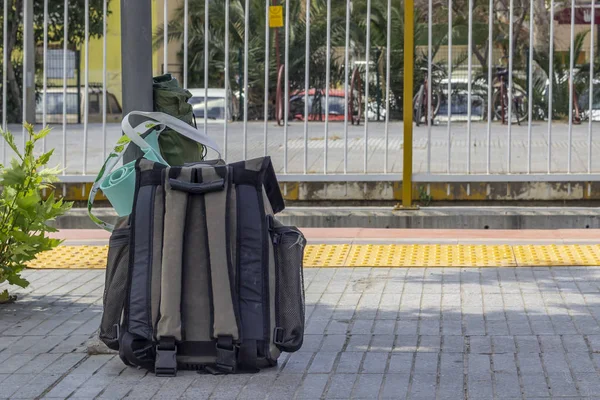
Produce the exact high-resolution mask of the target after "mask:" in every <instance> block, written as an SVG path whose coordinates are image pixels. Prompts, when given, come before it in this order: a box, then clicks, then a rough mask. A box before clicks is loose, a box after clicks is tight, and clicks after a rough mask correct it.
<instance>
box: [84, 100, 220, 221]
mask: <svg viewBox="0 0 600 400" xmlns="http://www.w3.org/2000/svg"><path fill="white" fill-rule="evenodd" d="M133 115H137V116H141V117H145V118H146V121H145V122H143V123H141V124H139V125H138V126H136V127H132V126H131V123H130V122H129V118H130V117H131V116H133ZM167 127H168V128H170V129H172V130H173V131H175V132H177V133H178V134H180V135H182V136H184V137H186V138H187V139H189V140H192V141H194V142H195V143H199V144H201V145H204V146H206V147H209V148H211V149H213V150H214V151H216V152H217V154H218V156H219V157H220V156H221V151H220V149H219V146H218V145H217V144H216V142H215V141H213V140H212V139H211V138H210V137H208V136H207V135H206V134H204V133H202V132H200V131H198V130H197V129H196V128H194V127H193V126H190V125H188V124H186V123H185V122H183V121H181V120H179V119H177V118H174V117H172V116H170V115H168V114H164V113H161V112H142V111H132V112H130V113H129V114H127V115H126V116H125V118H123V121H122V122H121V129H122V130H123V133H124V134H125V135H124V136H122V137H121V138H120V139H119V140H118V141H117V143H116V145H115V147H114V149H113V151H112V152H111V153H110V154H109V155H108V158H107V159H106V161H105V162H104V165H102V168H101V169H100V172H99V173H98V176H97V177H96V180H95V181H94V184H93V185H92V189H91V190H90V195H89V198H88V207H87V208H88V215H89V217H90V219H91V220H92V221H93V222H94V223H95V224H96V225H98V226H99V227H101V228H103V229H106V230H107V231H109V232H112V230H113V229H114V226H113V225H111V224H109V223H107V222H105V221H102V220H101V219H99V218H98V217H96V216H95V215H94V214H93V212H92V207H93V204H94V199H95V198H96V193H98V190H99V189H101V190H102V192H103V193H104V194H105V195H106V197H107V198H108V201H109V202H110V204H111V205H112V206H113V207H114V209H115V211H116V212H117V215H119V217H124V216H127V215H129V214H131V210H132V208H133V194H134V191H135V163H136V161H132V162H130V163H127V164H125V165H123V166H121V167H118V168H117V169H114V168H115V167H116V165H117V164H118V162H119V161H120V160H121V158H122V157H123V153H124V152H125V149H126V148H127V146H128V145H129V143H131V142H133V143H134V144H136V145H137V146H138V147H139V148H140V149H141V150H142V152H143V153H144V155H143V156H142V157H143V158H147V159H148V160H152V161H155V162H160V163H162V164H165V165H166V166H169V164H168V163H167V162H166V161H165V160H164V158H163V156H162V155H161V153H160V149H159V144H158V141H159V138H160V134H161V133H162V132H163V131H164V130H165V129H166V128H167ZM147 132H149V133H148V134H147V135H146V137H145V138H144V137H143V135H144V134H145V133H147Z"/></svg>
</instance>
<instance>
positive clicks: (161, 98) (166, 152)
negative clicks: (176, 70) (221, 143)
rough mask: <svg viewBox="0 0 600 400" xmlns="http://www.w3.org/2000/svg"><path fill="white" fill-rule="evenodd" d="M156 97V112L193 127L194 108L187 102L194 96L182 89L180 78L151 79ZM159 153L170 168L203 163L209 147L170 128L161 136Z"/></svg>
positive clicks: (159, 77) (168, 76)
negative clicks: (171, 166)
mask: <svg viewBox="0 0 600 400" xmlns="http://www.w3.org/2000/svg"><path fill="white" fill-rule="evenodd" d="M152 81H153V84H152V91H153V95H154V111H158V112H163V113H165V114H169V115H171V116H173V117H175V118H178V119H180V120H182V121H183V122H185V123H186V124H189V125H191V126H194V113H193V111H192V105H191V104H189V103H188V102H187V101H188V100H189V99H190V98H191V97H192V94H191V93H190V92H189V91H188V90H186V89H183V88H182V87H181V86H179V83H178V82H177V79H175V78H173V76H172V75H171V74H166V75H161V76H157V77H155V78H153V79H152ZM159 144H160V152H161V154H162V156H163V157H164V159H165V160H166V161H167V162H168V163H169V165H184V164H185V163H193V162H197V161H202V160H203V159H204V156H205V155H206V148H205V147H204V146H203V145H201V144H199V143H196V142H194V141H193V140H190V139H188V138H186V137H185V136H183V135H180V134H179V133H177V132H175V131H174V130H172V129H170V128H167V129H165V131H164V132H162V134H161V135H160V137H159Z"/></svg>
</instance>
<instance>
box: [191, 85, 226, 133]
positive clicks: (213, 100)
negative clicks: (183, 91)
mask: <svg viewBox="0 0 600 400" xmlns="http://www.w3.org/2000/svg"><path fill="white" fill-rule="evenodd" d="M188 90H189V91H190V92H191V93H192V98H191V99H189V101H188V102H189V103H190V104H191V105H192V108H193V110H194V116H195V117H196V123H197V124H198V125H200V124H201V123H203V122H202V121H203V120H204V110H205V109H206V110H207V114H206V115H207V118H208V122H209V123H223V122H224V121H225V119H227V120H228V121H232V120H234V119H235V118H236V117H237V115H238V102H237V100H236V98H235V97H234V96H233V93H232V92H231V90H230V91H229V95H228V96H227V97H228V99H227V104H226V103H225V89H220V88H219V89H218V88H210V89H208V101H206V102H205V100H204V96H205V94H206V93H205V90H204V89H201V88H198V89H188Z"/></svg>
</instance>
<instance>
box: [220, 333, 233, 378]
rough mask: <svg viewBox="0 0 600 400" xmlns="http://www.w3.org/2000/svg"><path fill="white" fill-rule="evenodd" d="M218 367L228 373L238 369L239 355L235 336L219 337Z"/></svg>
mask: <svg viewBox="0 0 600 400" xmlns="http://www.w3.org/2000/svg"><path fill="white" fill-rule="evenodd" d="M216 348H217V361H216V366H217V368H218V369H219V370H220V371H222V372H224V373H227V374H233V373H235V371H236V369H237V357H236V351H235V346H234V345H233V338H232V337H231V336H219V337H218V338H217V346H216Z"/></svg>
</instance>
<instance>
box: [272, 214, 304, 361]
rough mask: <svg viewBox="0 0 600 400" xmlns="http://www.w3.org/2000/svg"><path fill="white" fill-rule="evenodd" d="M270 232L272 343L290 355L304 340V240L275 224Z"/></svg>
mask: <svg viewBox="0 0 600 400" xmlns="http://www.w3.org/2000/svg"><path fill="white" fill-rule="evenodd" d="M274 221H275V222H274V224H275V225H274V226H273V228H272V230H271V235H272V239H273V248H274V250H275V264H276V275H277V276H276V290H275V292H276V299H275V314H276V321H277V327H276V328H275V333H274V335H273V336H274V343H275V344H276V345H277V347H278V348H279V349H280V350H281V351H285V352H288V353H292V352H294V351H297V350H299V349H300V347H301V346H302V342H303V339H304V314H305V310H304V274H303V270H302V264H303V257H304V247H305V245H306V239H305V238H304V235H302V233H301V232H300V231H299V230H298V229H296V228H294V227H287V226H281V224H279V222H277V221H276V220H274Z"/></svg>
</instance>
